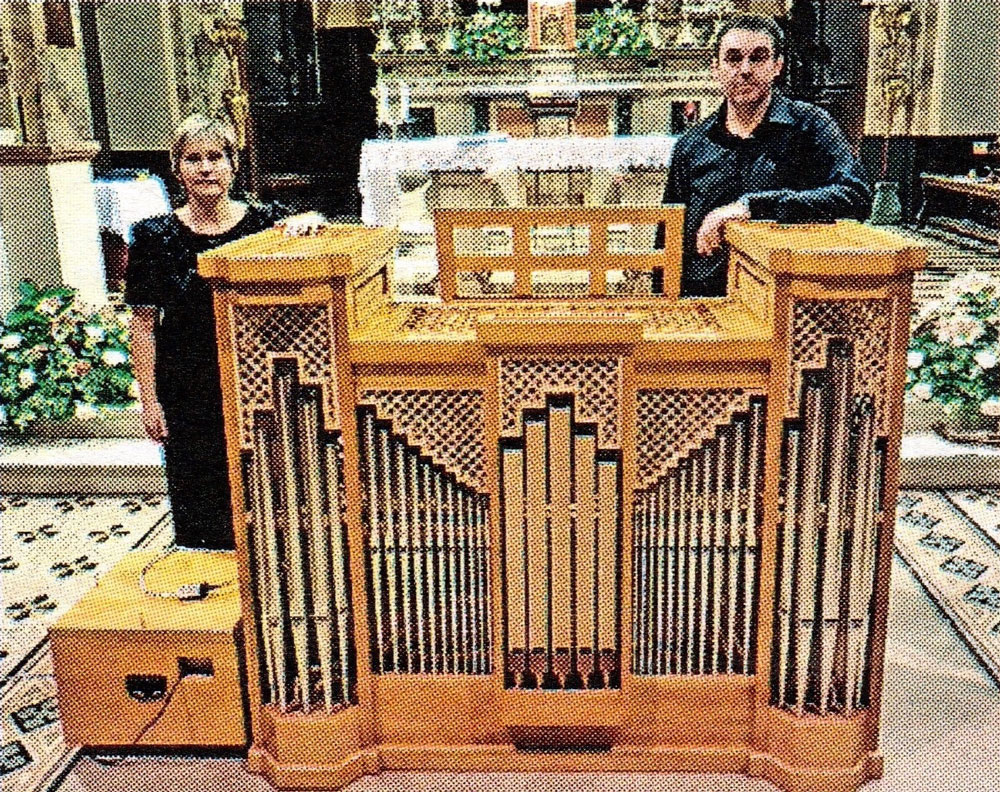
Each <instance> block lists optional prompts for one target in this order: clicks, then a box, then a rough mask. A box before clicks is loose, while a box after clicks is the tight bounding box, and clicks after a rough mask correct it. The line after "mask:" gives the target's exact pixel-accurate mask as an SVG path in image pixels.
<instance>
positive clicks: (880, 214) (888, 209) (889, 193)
mask: <svg viewBox="0 0 1000 792" xmlns="http://www.w3.org/2000/svg"><path fill="white" fill-rule="evenodd" d="M902 221H903V206H902V204H901V203H900V202H899V183H898V182H890V181H880V182H875V198H874V200H873V201H872V213H871V217H869V218H868V222H869V223H871V224H872V225H899V224H900V223H901V222H902Z"/></svg>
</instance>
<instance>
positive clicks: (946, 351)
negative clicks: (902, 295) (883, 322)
mask: <svg viewBox="0 0 1000 792" xmlns="http://www.w3.org/2000/svg"><path fill="white" fill-rule="evenodd" d="M907 366H908V372H907V383H906V391H907V395H908V398H909V399H910V400H911V401H915V402H936V403H938V404H941V405H943V406H944V409H945V411H946V413H947V414H948V416H949V425H947V426H944V427H941V429H940V431H941V432H942V434H944V435H945V436H946V437H948V438H949V439H955V440H976V441H980V442H982V441H984V440H986V441H990V440H991V438H995V439H996V440H997V441H1000V433H998V431H997V428H998V425H997V422H998V420H1000V280H998V279H997V278H995V277H992V276H990V275H987V274H985V273H982V272H977V271H972V272H969V273H966V274H963V275H960V276H958V277H957V278H955V279H954V280H952V282H951V283H950V284H949V286H948V289H947V291H946V294H945V297H944V299H943V300H941V301H939V302H934V303H928V304H927V305H925V307H924V308H922V309H921V310H920V312H919V313H918V314H917V315H916V317H915V319H914V327H913V335H912V339H911V341H910V348H909V353H908V354H907ZM977 430H978V431H977Z"/></svg>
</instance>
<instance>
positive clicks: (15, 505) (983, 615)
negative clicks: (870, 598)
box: [0, 489, 1000, 792]
mask: <svg viewBox="0 0 1000 792" xmlns="http://www.w3.org/2000/svg"><path fill="white" fill-rule="evenodd" d="M172 533H173V530H172V526H171V522H170V518H169V511H168V507H167V505H166V503H165V502H164V500H163V499H162V497H161V496H149V497H136V498H128V497H118V498H88V497H86V496H80V497H74V498H34V497H33V498H19V497H16V496H7V497H4V498H0V540H2V544H0V554H2V557H0V586H2V607H3V614H2V616H0V626H2V630H0V632H2V638H0V718H2V720H0V787H2V789H3V790H4V792H34V791H35V790H39V791H41V790H47V789H49V788H50V787H52V786H53V782H54V781H55V780H56V779H58V778H59V777H60V776H61V774H62V772H63V770H64V769H66V768H67V767H69V766H70V765H71V764H72V763H73V761H74V758H75V756H76V753H77V752H76V750H75V749H73V748H72V747H68V746H66V745H65V743H64V742H63V739H62V733H61V730H60V729H59V726H58V722H59V712H58V706H57V702H56V691H55V680H54V678H53V676H52V666H51V656H50V653H49V650H48V642H47V639H46V637H45V636H46V629H47V627H48V625H50V624H52V623H53V622H54V621H55V620H56V619H57V618H58V617H59V616H60V615H62V614H63V613H65V612H66V610H67V609H69V608H70V607H71V606H72V604H73V603H74V602H76V600H77V599H79V598H80V596H82V594H83V593H84V592H86V591H87V590H88V589H89V588H90V587H91V586H93V585H94V583H95V581H96V579H97V577H98V576H100V575H101V574H103V573H104V572H106V571H107V570H109V569H110V568H111V567H113V566H114V565H115V563H117V561H118V560H119V559H121V557H122V556H123V555H124V554H125V553H127V552H128V551H129V550H131V549H134V548H139V547H142V548H150V549H156V548H161V547H165V546H166V545H167V544H168V543H169V542H170V540H171V538H172ZM896 550H897V553H898V555H899V557H900V558H901V559H902V560H903V561H904V562H905V563H906V564H907V565H908V566H909V567H910V568H911V569H912V571H913V572H914V574H915V575H916V577H917V578H918V579H919V580H920V582H921V584H922V585H923V587H924V588H925V590H926V591H927V593H928V594H929V596H930V598H931V599H932V600H933V601H934V602H935V603H936V604H937V606H938V608H939V609H940V611H941V612H942V613H943V614H944V615H945V616H946V617H947V619H948V620H949V621H951V622H952V623H953V624H954V626H955V628H956V630H957V632H958V633H959V634H960V635H961V636H962V638H963V639H964V640H965V641H966V643H968V645H969V647H970V648H971V649H972V651H973V653H974V654H975V655H976V657H977V658H978V659H979V661H980V662H981V663H982V664H983V666H984V667H985V668H986V669H987V670H988V671H989V673H990V674H991V675H992V676H993V677H994V679H996V680H997V681H998V682H1000V490H997V489H976V490H948V491H936V490H919V491H917V490H913V491H904V492H902V493H901V494H900V498H899V501H898V505H897V525H896Z"/></svg>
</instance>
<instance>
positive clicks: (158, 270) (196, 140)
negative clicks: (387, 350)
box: [125, 115, 280, 549]
mask: <svg viewBox="0 0 1000 792" xmlns="http://www.w3.org/2000/svg"><path fill="white" fill-rule="evenodd" d="M170 162H171V166H172V168H173V172H174V175H175V176H176V178H177V179H178V181H179V182H180V185H181V187H183V189H184V195H185V203H184V205H183V206H181V207H179V208H178V209H176V210H175V211H173V212H172V213H170V214H166V215H161V216H159V217H152V218H149V219H148V220H143V221H142V222H139V223H136V224H135V226H133V229H132V243H131V245H130V247H129V264H128V272H127V275H126V280H125V301H126V302H128V303H129V304H130V305H131V306H132V308H133V313H132V317H133V318H132V325H131V330H132V358H133V365H134V367H135V374H136V378H137V379H138V381H139V389H140V394H141V401H142V415H143V423H144V425H145V428H146V432H147V433H148V434H149V436H150V437H151V438H153V439H154V440H156V441H157V442H160V443H162V444H163V447H164V459H165V462H166V474H167V489H168V492H169V495H170V502H171V507H172V511H173V519H174V528H175V531H176V542H177V544H178V545H179V546H181V547H205V548H214V549H229V548H232V547H233V535H232V511H231V501H230V490H229V478H228V473H227V462H226V448H225V437H224V434H223V423H222V392H221V389H220V386H219V367H218V353H217V350H216V342H215V319H214V315H213V311H212V292H211V288H210V287H209V285H208V283H207V282H206V281H205V280H203V279H202V278H201V277H200V276H199V275H198V273H197V262H198V254H199V253H202V252H204V251H205V250H208V249H210V248H214V247H218V246H219V245H222V244H225V243H227V242H231V241H233V240H235V239H239V238H240V237H243V236H246V235H247V234H252V233H255V232H257V231H261V230H263V229H265V228H269V227H270V226H272V225H273V224H274V223H275V221H276V220H278V219H279V217H280V215H279V214H278V213H277V212H276V211H275V209H274V208H271V207H262V206H257V205H254V204H247V203H243V202H240V201H236V200H233V199H232V198H230V196H229V189H230V187H231V185H232V183H233V177H234V175H235V173H236V169H237V165H238V163H237V151H236V137H235V134H234V132H233V129H232V127H230V126H229V125H228V124H226V123H225V122H223V121H219V120H217V119H212V118H207V117H205V116H200V115H196V116H191V117H190V118H188V119H186V120H185V121H184V122H183V123H182V124H181V125H180V126H179V127H178V128H177V130H176V132H175V134H174V142H173V145H172V146H171V148H170Z"/></svg>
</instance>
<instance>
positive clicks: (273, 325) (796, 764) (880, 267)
mask: <svg viewBox="0 0 1000 792" xmlns="http://www.w3.org/2000/svg"><path fill="white" fill-rule="evenodd" d="M537 211H538V210H533V209H491V210H489V212H488V213H484V212H482V211H478V210H438V211H437V213H436V215H435V223H436V226H437V228H436V232H437V238H438V243H439V266H440V272H441V284H442V292H443V299H442V300H440V301H439V302H434V303H425V304H413V303H407V304H404V303H399V302H396V301H394V300H393V297H392V288H391V287H392V260H393V250H394V245H395V243H396V239H397V235H396V232H395V231H394V230H390V229H377V228H376V229H373V228H361V227H357V226H335V227H332V228H330V229H327V230H325V231H324V232H323V233H321V234H320V235H319V236H318V237H313V238H297V239H289V238H285V237H283V236H282V235H281V233H280V231H278V230H269V231H265V232H262V233H260V234H257V235H255V236H253V237H249V238H247V239H245V240H241V241H237V242H234V243H231V244H230V245H227V246H225V247H222V248H219V249H217V250H215V251H212V252H209V253H206V254H204V255H203V256H202V257H201V259H200V262H199V269H200V272H201V273H202V274H203V275H205V276H206V277H207V278H209V279H210V280H211V281H212V284H213V288H214V290H215V311H216V320H217V328H218V343H219V349H220V365H221V376H222V385H223V392H224V396H225V408H226V431H227V439H228V448H229V462H230V477H231V481H232V484H233V493H234V507H235V508H234V514H235V517H234V520H235V533H236V542H237V555H238V559H239V563H240V584H241V595H242V607H243V616H244V623H245V626H246V629H245V632H246V636H247V640H246V658H247V663H248V669H249V674H248V678H249V701H250V707H249V711H250V717H251V730H252V746H251V749H250V753H249V759H248V761H249V765H250V767H251V768H252V769H253V770H255V771H257V772H260V773H262V774H264V775H265V776H266V777H267V778H269V779H270V780H271V781H272V783H274V784H275V785H276V786H278V787H282V788H294V787H297V788H303V787H308V788H337V787H340V786H343V785H344V784H346V783H348V782H350V781H351V780H353V779H354V778H356V777H358V776H360V775H362V774H366V773H374V772H378V771H379V770H380V769H385V768H395V769H439V770H449V771H455V770H469V771H472V770H480V771H483V770H500V769H502V770H522V771H532V770H608V771H625V770H634V771H697V772H730V773H732V772H735V773H744V774H748V775H752V776H759V777H763V778H767V779H769V780H771V781H772V782H773V783H775V784H777V785H778V786H780V787H782V788H784V789H788V790H810V789H816V788H818V787H819V786H820V785H821V786H822V787H823V788H824V789H825V790H852V789H854V788H856V787H857V786H858V785H859V784H861V783H863V782H864V781H865V780H867V779H871V778H875V777H878V776H880V775H881V772H882V759H881V754H880V753H879V748H878V721H879V711H880V706H881V696H882V668H883V653H884V647H885V628H886V606H887V595H888V580H889V570H890V560H891V552H892V520H891V514H892V504H893V503H894V502H895V496H896V490H897V479H898V467H899V465H898V460H899V446H900V438H901V422H902V388H903V383H904V381H905V350H906V344H907V338H908V316H909V310H910V296H911V281H912V275H913V272H914V270H916V269H918V268H919V267H920V266H921V265H922V263H923V261H924V258H925V254H924V251H923V250H922V249H921V248H920V247H919V246H916V245H914V244H912V243H910V242H908V241H906V240H903V239H901V238H900V237H897V236H894V235H892V234H889V233H887V232H884V231H881V230H876V229H872V228H870V227H866V226H862V225H859V224H856V223H851V222H839V223H836V224H832V225H818V226H796V227H780V226H776V225H774V224H771V223H759V222H754V223H744V224H738V225H730V226H729V228H728V229H727V238H728V241H729V244H730V246H731V266H730V283H729V296H728V297H727V298H724V299H704V300H678V299H677V298H676V295H677V286H678V271H679V263H680V228H681V218H682V211H683V210H682V209H681V208H680V207H663V208H657V209H649V208H643V209H631V208H624V207H621V208H615V209H614V210H613V211H609V210H608V209H607V208H600V207H572V208H564V209H556V210H553V209H550V208H546V209H545V211H544V217H542V216H541V215H539V214H538V213H537ZM543 226H544V227H543ZM657 226H658V227H659V231H660V234H659V237H660V238H663V239H665V244H664V245H662V246H661V247H660V248H657V247H656V244H655V243H654V244H653V245H652V247H649V246H648V245H647V249H645V251H644V252H636V250H637V249H638V248H636V247H635V246H634V245H632V243H631V242H628V240H633V241H634V240H639V241H640V242H642V241H643V240H646V241H647V242H648V240H649V239H651V238H653V237H655V236H656V234H653V233H652V232H653V231H655V230H656V227H657ZM553 228H555V229H556V231H555V233H556V238H558V239H562V242H560V243H559V245H561V247H560V246H559V245H557V246H556V247H555V248H553V247H552V239H553V237H552V232H553ZM498 229H499V232H498ZM560 229H561V231H560ZM543 232H544V233H543ZM559 233H562V234H563V236H562V237H559V236H558V235H559ZM546 234H548V236H546ZM622 234H624V236H622ZM477 235H478V236H477ZM484 235H485V236H484ZM463 240H464V241H463ZM470 240H471V241H470ZM484 240H486V242H484ZM490 240H492V241H490ZM623 240H625V241H623ZM484 244H486V248H487V249H486V250H485V252H486V255H484V248H483V245H484ZM463 245H464V246H465V247H464V248H463ZM470 245H471V249H470V247H469V246H470ZM639 247H641V245H640V246H639ZM553 270H575V271H576V273H577V275H580V273H581V272H582V273H583V275H582V276H580V277H578V278H577V279H576V280H575V281H574V280H573V279H572V278H570V279H569V281H566V280H565V279H564V280H562V281H560V279H559V278H558V277H556V278H552V277H551V275H552V271H553ZM539 271H543V272H544V273H548V275H545V277H547V278H548V279H549V280H548V281H547V282H546V281H545V280H544V278H542V279H539V278H538V277H536V276H537V275H538V272H539ZM497 272H506V273H507V275H508V276H509V277H507V279H506V280H504V279H503V278H499V279H498V278H497V277H495V273H497ZM553 283H555V284H556V285H555V286H553V285H552V284H553ZM560 283H561V284H562V285H558V284H560ZM546 284H547V285H546ZM567 284H568V285H567Z"/></svg>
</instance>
